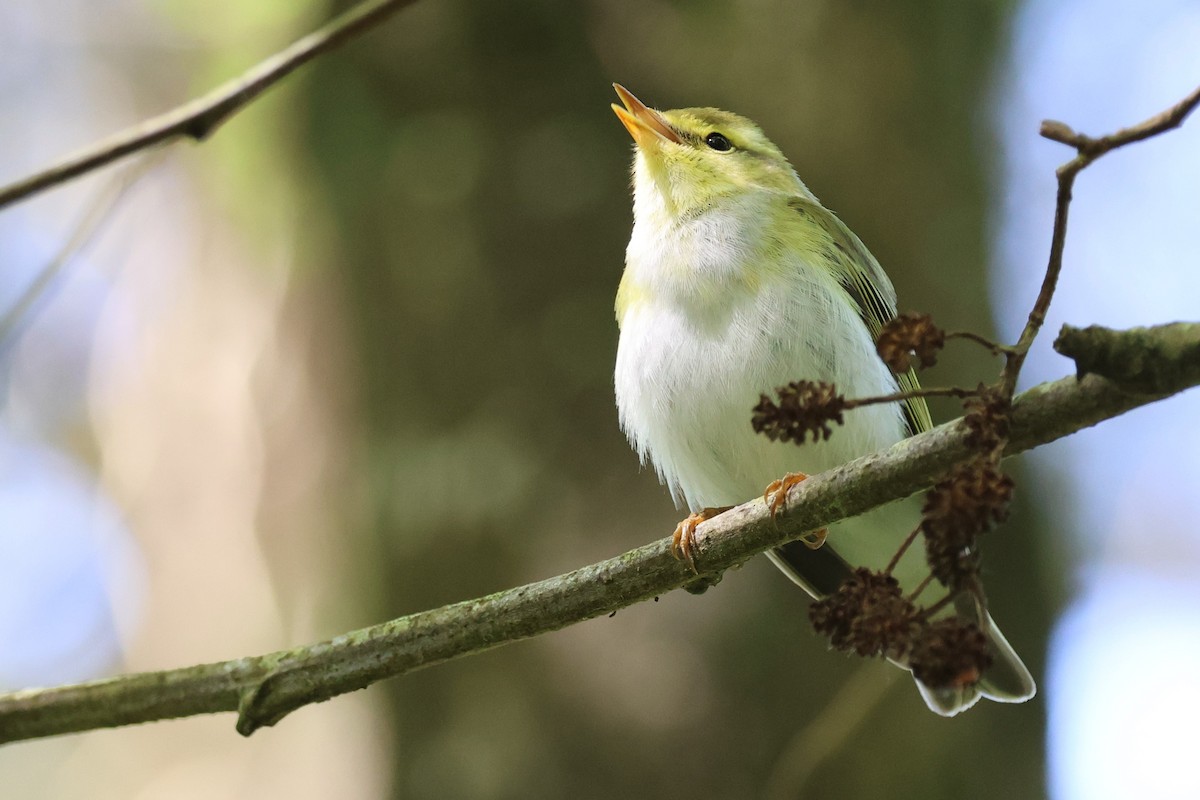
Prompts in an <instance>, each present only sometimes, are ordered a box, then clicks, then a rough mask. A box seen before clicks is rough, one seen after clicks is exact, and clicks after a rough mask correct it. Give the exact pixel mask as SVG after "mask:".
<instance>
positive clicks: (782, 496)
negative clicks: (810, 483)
mask: <svg viewBox="0 0 1200 800" xmlns="http://www.w3.org/2000/svg"><path fill="white" fill-rule="evenodd" d="M806 480H808V476H807V475H805V474H804V473H803V472H789V473H788V474H787V475H784V476H783V477H782V478H780V479H779V480H777V481H771V484H770V485H769V486H768V487H767V488H766V491H764V492H763V502H764V503H766V504H767V510H768V511H770V512H771V517H772V518H773V517H774V516H775V515H776V514H778V513H779V509H781V508H783V505H784V503H786V502H787V493H788V490H789V489H791V488H792V487H793V486H796V485H797V484H800V483H803V482H804V481H806Z"/></svg>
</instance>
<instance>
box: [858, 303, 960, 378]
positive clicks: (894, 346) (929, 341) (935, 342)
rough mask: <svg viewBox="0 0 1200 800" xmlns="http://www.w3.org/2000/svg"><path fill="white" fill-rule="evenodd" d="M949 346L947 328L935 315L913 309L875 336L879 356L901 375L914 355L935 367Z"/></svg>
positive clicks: (926, 365) (896, 318) (885, 326)
mask: <svg viewBox="0 0 1200 800" xmlns="http://www.w3.org/2000/svg"><path fill="white" fill-rule="evenodd" d="M945 346H946V332H945V331H943V330H942V329H941V328H939V327H938V326H937V325H935V324H934V322H933V317H931V316H930V315H928V314H917V313H914V312H911V311H909V312H905V313H903V314H899V315H897V316H896V317H895V318H893V319H892V321H891V322H889V323H887V324H886V325H884V326H883V329H882V330H880V331H879V336H877V337H876V338H875V349H876V351H877V352H878V353H879V357H880V358H882V359H883V363H885V364H887V365H888V366H889V367H891V369H892V372H895V373H896V374H897V375H900V374H902V373H905V372H908V370H909V369H910V368H911V367H912V366H913V363H912V362H913V359H914V358H915V359H916V360H917V362H918V366H919V367H920V368H921V369H925V368H926V367H932V366H933V365H934V364H936V363H937V355H938V352H939V351H940V350H941V349H942V348H943V347H945Z"/></svg>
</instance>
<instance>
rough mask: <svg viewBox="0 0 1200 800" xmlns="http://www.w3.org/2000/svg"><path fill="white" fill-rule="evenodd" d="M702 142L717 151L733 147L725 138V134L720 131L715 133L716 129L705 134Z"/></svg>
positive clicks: (724, 150)
mask: <svg viewBox="0 0 1200 800" xmlns="http://www.w3.org/2000/svg"><path fill="white" fill-rule="evenodd" d="M704 143H705V144H706V145H708V146H709V147H711V148H712V149H713V150H716V151H717V152H719V153H724V152H726V151H728V150H732V149H733V144H732V143H731V142H730V141H729V140H728V139H726V138H725V135H724V134H722V133H717V132H716V131H713V132H712V133H710V134H709V135H708V136H705V137H704Z"/></svg>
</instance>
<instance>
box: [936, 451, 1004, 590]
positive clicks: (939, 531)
mask: <svg viewBox="0 0 1200 800" xmlns="http://www.w3.org/2000/svg"><path fill="white" fill-rule="evenodd" d="M1012 493H1013V481H1012V478H1010V477H1009V476H1007V475H1005V474H1004V473H1002V472H1000V470H999V469H998V468H997V467H996V465H995V464H994V463H993V462H992V461H991V459H989V458H984V457H980V458H975V459H973V460H971V461H968V462H966V463H965V464H959V465H958V466H957V467H955V468H954V469H953V470H951V471H950V473H949V474H948V475H946V476H945V477H944V478H942V479H941V480H940V481H938V482H937V483H936V484H935V485H934V487H933V488H932V489H930V490H929V492H928V493H926V495H925V505H924V507H923V508H922V509H921V532H922V533H923V534H924V535H925V560H926V562H927V563H928V564H929V569H930V571H931V572H932V573H933V576H934V577H935V578H937V579H938V580H939V581H941V583H942V584H943V585H945V586H949V587H950V588H952V589H960V588H963V587H965V586H968V585H970V584H971V582H972V581H973V580H974V579H975V578H977V577H978V575H979V549H978V547H977V539H978V537H979V534H981V533H986V532H987V531H989V530H991V529H992V528H993V527H995V525H996V524H997V523H999V522H1003V521H1004V520H1005V519H1007V518H1008V504H1009V502H1010V501H1011V500H1012Z"/></svg>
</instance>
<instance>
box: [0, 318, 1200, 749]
mask: <svg viewBox="0 0 1200 800" xmlns="http://www.w3.org/2000/svg"><path fill="white" fill-rule="evenodd" d="M1122 335H1123V334H1119V333H1112V336H1113V337H1115V339H1120V337H1121V336H1122ZM1128 335H1129V336H1131V337H1136V338H1137V340H1138V341H1139V342H1141V343H1142V345H1143V346H1145V348H1146V351H1147V353H1149V354H1151V355H1148V356H1147V357H1146V358H1145V359H1143V360H1142V365H1143V366H1142V368H1141V369H1142V372H1143V374H1145V375H1151V374H1152V375H1154V376H1155V378H1154V383H1153V385H1154V390H1153V391H1152V392H1150V393H1146V392H1145V391H1142V390H1141V388H1139V391H1136V392H1131V391H1127V390H1124V389H1122V388H1121V387H1120V386H1118V385H1117V384H1115V383H1113V382H1111V381H1108V380H1106V379H1104V378H1102V377H1099V376H1097V375H1092V374H1089V375H1085V376H1084V377H1082V378H1080V379H1077V378H1074V377H1070V378H1063V379H1062V380H1058V381H1055V382H1053V383H1047V384H1042V385H1041V386H1037V387H1035V388H1033V389H1030V390H1029V391H1027V392H1025V393H1024V394H1022V395H1021V396H1020V397H1018V398H1017V399H1016V402H1015V403H1014V405H1013V409H1012V426H1011V432H1010V436H1009V440H1008V445H1007V449H1006V455H1013V454H1016V453H1019V452H1022V451H1024V450H1028V449H1030V448H1033V447H1037V446H1039V445H1042V444H1045V443H1047V442H1051V441H1054V440H1055V439H1059V438H1062V437H1063V436H1067V435H1069V434H1071V433H1074V432H1075V431H1078V430H1080V429H1082V428H1086V427H1089V426H1091V425H1094V424H1096V423H1097V422H1100V421H1102V420H1105V419H1108V418H1111V417H1115V416H1117V415H1119V414H1122V413H1124V412H1126V411H1128V410H1130V409H1132V408H1136V407H1138V406H1141V405H1145V404H1147V403H1150V402H1153V401H1154V400H1157V399H1161V398H1163V397H1167V396H1169V395H1171V394H1175V393H1177V392H1180V391H1183V390H1184V389H1187V388H1189V387H1191V386H1195V385H1197V384H1200V367H1197V365H1196V364H1195V359H1194V357H1193V355H1192V354H1193V353H1194V352H1195V351H1194V350H1191V349H1184V350H1180V349H1177V348H1175V347H1173V346H1170V345H1168V342H1171V341H1176V340H1178V338H1179V337H1181V336H1185V335H1186V336H1188V337H1190V338H1191V341H1192V342H1196V341H1198V340H1200V324H1192V325H1185V326H1167V327H1164V328H1162V329H1150V330H1138V331H1133V332H1130V333H1129V334H1128ZM1176 358H1186V359H1187V360H1188V363H1189V364H1190V366H1189V367H1188V368H1186V369H1176V368H1174V367H1173V366H1171V367H1169V365H1168V364H1165V363H1163V362H1170V361H1173V360H1174V359H1176ZM1122 380H1123V381H1125V382H1126V383H1127V384H1129V385H1134V386H1138V387H1143V383H1142V382H1141V381H1140V379H1139V377H1138V375H1125V376H1123V378H1122ZM968 433H969V432H968V430H967V427H966V425H965V424H964V423H963V422H962V421H961V420H958V421H955V422H952V423H947V424H945V425H942V426H940V427H938V428H936V429H934V430H932V431H929V432H927V433H924V434H922V435H920V436H916V437H913V438H911V439H906V440H905V441H902V442H900V443H899V444H897V445H895V446H894V447H892V448H890V449H889V450H887V451H884V452H881V453H875V454H872V455H869V456H865V457H863V458H860V459H857V460H855V461H853V462H851V463H849V464H846V465H844V466H841V467H838V468H836V469H833V470H830V471H828V472H825V473H822V474H820V475H814V476H812V477H811V478H809V479H808V480H806V481H804V482H802V483H800V484H799V485H797V486H795V487H794V488H793V489H791V491H790V493H789V496H788V498H787V505H786V507H785V509H784V510H782V511H781V512H780V514H779V516H778V518H777V521H776V522H773V521H772V520H771V517H770V515H769V514H768V512H767V508H766V506H765V505H764V503H763V501H762V500H761V499H755V500H752V501H750V502H748V503H745V504H744V505H741V506H738V507H736V508H734V509H732V510H730V511H728V512H726V513H725V514H722V515H720V516H719V517H716V518H714V519H712V520H710V521H708V522H705V523H703V524H702V525H700V526H699V528H698V529H697V535H696V551H695V555H696V564H697V567H698V569H699V570H700V571H701V572H702V573H705V572H707V573H716V572H720V571H722V570H725V569H728V568H730V567H732V566H735V565H737V564H740V563H742V562H744V561H745V560H747V559H748V558H750V557H751V556H753V555H755V554H756V553H760V552H762V551H764V550H767V549H768V548H770V547H774V546H776V545H779V544H782V543H783V542H784V541H787V540H790V539H795V538H797V537H799V536H801V535H803V534H804V533H805V532H806V531H810V530H815V529H818V528H822V527H826V526H828V525H830V524H831V523H833V522H835V521H837V520H839V519H842V518H845V517H848V516H853V515H856V514H861V513H863V512H865V511H868V510H870V509H872V508H874V507H876V506H879V505H882V504H884V503H887V502H890V501H892V500H896V499H898V498H902V497H906V496H908V495H911V494H913V493H914V492H917V491H919V490H921V489H924V488H926V487H928V486H929V485H930V484H932V483H933V482H934V481H935V480H936V479H937V478H938V477H940V476H941V475H942V474H944V473H945V472H946V470H947V469H949V468H950V467H951V466H953V465H954V464H956V463H958V462H959V461H961V460H962V459H963V458H964V457H965V456H966V455H967V454H968V453H969V452H970V446H969V445H968V443H967V437H968ZM695 578H696V576H695V574H694V573H693V572H692V571H691V569H690V568H689V567H688V566H687V565H686V564H684V563H682V562H680V561H677V560H676V559H675V558H674V557H673V556H672V554H671V539H670V537H666V538H663V539H659V540H657V541H654V542H651V543H650V544H647V545H645V546H643V547H640V548H638V549H636V550H631V551H629V552H627V553H624V554H622V555H620V556H617V557H616V558H612V559H609V560H607V561H602V562H600V563H598V564H592V565H590V566H587V567H583V568H581V569H578V570H575V571H574V572H570V573H567V574H565V575H559V576H557V577H554V578H549V579H546V580H543V581H539V582H537V583H531V584H528V585H525V586H520V587H517V588H514V589H509V590H507V591H503V592H497V593H496V594H492V595H488V596H487V597H481V598H478V599H475V600H467V601H463V602H461V603H455V604H453V605H449V606H444V607H442V608H438V609H434V610H431V611H423V612H420V613H418V614H412V615H409V616H407V617H402V618H400V619H396V620H393V621H391V622H385V623H383V624H380V625H375V626H372V627H370V628H364V629H362V630H357V631H353V632H351V633H347V634H344V635H342V636H337V637H335V638H333V639H330V640H328V641H324V642H320V643H317V644H313V645H308V646H305V647H298V648H295V649H293V650H286V651H281V652H276V653H270V654H267V655H262V656H254V657H249V658H241V659H237V660H234V661H225V662H220V663H215V664H203V665H199V666H193V667H185V668H181V669H174V670H166V671H163V672H151V673H143V674H135V675H124V676H119V677H115V678H109V679H105V680H99V681H92V682H89V683H83V684H78V685H73V686H61V687H56V688H49V689H28V690H23V691H19V692H13V693H10V694H4V695H0V742H11V741H17V740H22V739H33V738H38V737H43V736H53V735H56V734H63V733H70V732H75V731H83V730H90V729H95V728H104V727H115V726H120V725H130V724H134V723H138V722H149V721H153V720H161V719H170V718H174V717H184V716H191V715H195V714H205V713H213V712H221V711H235V710H236V711H237V712H238V722H237V729H238V730H239V731H240V732H241V733H243V734H250V733H252V732H253V731H254V730H256V729H257V728H259V727H262V726H265V725H273V724H274V723H276V722H278V721H279V720H280V719H282V718H283V717H284V716H285V715H287V714H288V713H289V712H291V711H293V710H295V709H297V708H300V707H301V706H304V705H307V704H309V703H315V702H319V701H322V700H327V699H329V698H331V697H335V696H336V695H339V694H343V693H346V692H350V691H353V690H355V689H361V688H363V687H365V686H368V685H370V684H371V683H374V682H375V681H379V680H382V679H384V678H389V677H394V676H397V675H402V674H404V673H407V672H412V671H413V670H417V669H420V668H422V667H428V666H432V665H434V664H438V663H441V662H443V661H448V660H450V659H453V658H459V657H461V656H465V655H471V654H474V653H479V652H482V651H484V650H489V649H491V648H493V647H498V646H500V645H503V644H508V643H509V642H514V641H518V640H521V639H527V638H530V637H532V636H536V635H538V634H541V633H547V632H549V631H554V630H558V629H560V628H563V627H566V626H568V625H571V624H574V623H576V622H581V621H583V620H586V619H591V618H593V617H598V616H601V615H603V614H608V613H611V612H613V611H615V610H617V609H620V608H623V607H626V606H629V605H632V604H634V603H637V602H640V601H643V600H647V599H649V598H652V597H654V596H656V595H659V594H662V593H664V592H668V591H670V590H672V589H676V588H679V587H681V586H683V585H684V584H687V583H690V582H692V581H694V580H695Z"/></svg>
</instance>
